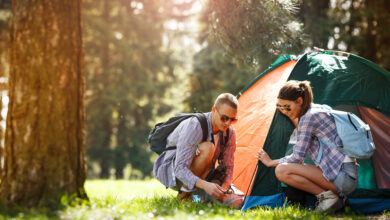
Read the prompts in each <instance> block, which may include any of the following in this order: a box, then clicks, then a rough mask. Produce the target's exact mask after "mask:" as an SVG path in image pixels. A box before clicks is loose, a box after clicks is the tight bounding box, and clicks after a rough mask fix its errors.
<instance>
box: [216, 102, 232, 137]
mask: <svg viewBox="0 0 390 220" xmlns="http://www.w3.org/2000/svg"><path fill="white" fill-rule="evenodd" d="M212 112H213V115H214V120H213V121H214V124H213V126H215V127H216V128H218V130H219V131H226V130H227V129H228V128H229V127H230V125H231V124H232V123H234V122H235V121H236V120H237V109H234V108H232V107H231V106H230V105H228V104H222V105H220V106H218V107H215V106H214V107H213V109H212Z"/></svg>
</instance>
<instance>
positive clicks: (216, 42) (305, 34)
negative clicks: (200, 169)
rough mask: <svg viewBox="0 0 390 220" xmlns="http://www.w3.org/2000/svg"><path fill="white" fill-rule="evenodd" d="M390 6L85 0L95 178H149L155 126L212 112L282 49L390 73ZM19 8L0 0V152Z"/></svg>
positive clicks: (354, 1)
mask: <svg viewBox="0 0 390 220" xmlns="http://www.w3.org/2000/svg"><path fill="white" fill-rule="evenodd" d="M389 11H390V2H389V1H385V0H377V1H369V0H316V1H302V0H298V1H289V0H274V1H260V0H247V1H239V0H213V1H211V0H210V1H207V0H170V1H167V0H165V1H164V0H115V1H108V0H84V1H83V3H82V34H83V43H84V54H85V55H84V63H85V66H84V71H85V79H86V90H85V106H86V114H85V116H86V120H85V130H86V163H87V167H88V168H87V177H88V178H89V179H94V178H110V179H143V178H149V177H151V175H152V167H153V161H154V160H155V159H156V154H155V153H153V152H151V151H150V150H149V149H148V143H147V136H148V134H149V131H150V130H151V129H152V127H153V126H154V124H155V123H157V122H160V121H164V120H166V119H167V118H169V117H170V116H172V115H174V114H177V113H179V112H192V111H209V110H210V109H211V106H212V104H213V101H214V99H215V97H216V96H217V95H218V94H219V93H221V92H230V93H233V94H238V93H239V91H240V90H241V89H242V88H244V86H245V85H246V84H248V83H249V82H250V81H251V80H252V79H253V78H254V77H255V76H256V75H258V74H259V73H261V72H262V71H264V70H265V69H266V68H267V67H268V66H269V65H270V64H271V63H272V62H273V61H274V60H275V59H276V58H277V57H278V56H279V55H282V54H296V55H298V54H302V53H304V52H305V51H309V50H311V49H313V48H314V47H318V48H323V49H330V50H340V51H347V52H351V53H354V54H357V55H359V56H362V57H364V58H366V59H368V60H371V61H372V62H374V63H376V64H378V65H379V66H381V67H383V68H385V69H387V70H390V48H389V47H390V29H389V28H388V27H390V13H389ZM11 12H12V0H0V90H1V102H0V104H1V109H2V110H1V118H0V119H1V131H0V140H1V142H0V143H1V147H0V157H1V158H2V155H3V151H4V150H3V149H4V131H5V118H6V115H7V105H8V103H9V99H8V83H7V82H8V77H9V70H10V66H9V50H10V25H9V23H10V20H11V16H12V13H11ZM1 161H2V166H3V159H1Z"/></svg>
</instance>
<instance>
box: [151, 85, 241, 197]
mask: <svg viewBox="0 0 390 220" xmlns="http://www.w3.org/2000/svg"><path fill="white" fill-rule="evenodd" d="M237 107H238V101H237V98H236V97H235V96H233V95H232V94H229V93H223V94H221V95H219V96H218V97H217V99H216V100H215V103H214V106H213V107H212V109H211V112H207V113H205V116H206V119H207V124H208V137H207V141H205V142H202V137H203V133H202V128H201V125H200V122H199V120H198V119H197V118H196V117H191V118H189V119H186V120H184V121H183V122H181V123H180V124H179V125H178V126H177V127H176V128H175V130H174V131H173V132H172V133H171V134H170V135H169V136H168V138H167V146H176V149H174V150H168V151H165V152H163V153H162V154H161V155H160V156H159V157H158V158H157V160H156V162H155V164H154V168H153V172H154V176H155V177H156V178H157V179H158V180H159V181H160V182H161V183H163V184H164V185H165V186H166V187H171V188H172V189H174V190H178V191H179V193H178V199H185V198H188V197H189V196H191V192H192V191H194V190H195V187H196V188H199V189H202V190H204V191H205V192H206V193H207V194H208V195H210V196H212V197H213V198H215V199H217V200H219V199H221V198H222V196H223V195H224V191H225V190H226V189H228V187H229V186H230V184H231V182H232V179H233V162H234V157H233V155H234V151H235V149H236V134H235V131H234V129H233V127H232V126H231V123H233V122H235V121H236V120H237V118H236V117H237ZM219 133H222V134H223V139H225V137H226V136H227V137H228V140H227V142H226V143H224V141H221V138H222V137H221V136H220V135H219ZM227 133H229V134H227ZM221 143H224V144H221ZM222 145H224V146H222ZM217 159H218V161H219V162H218V166H219V167H221V168H225V169H226V177H225V178H224V180H223V184H222V186H219V185H218V184H216V183H214V182H209V181H206V180H205V178H206V176H207V174H208V173H209V172H210V171H212V170H213V169H214V167H215V162H216V161H217Z"/></svg>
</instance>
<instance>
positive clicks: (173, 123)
mask: <svg viewBox="0 0 390 220" xmlns="http://www.w3.org/2000/svg"><path fill="white" fill-rule="evenodd" d="M191 117H196V118H197V119H198V120H199V122H200V125H201V127H202V132H203V138H202V140H203V141H206V140H207V137H208V125H207V119H206V116H205V115H204V114H203V113H180V114H178V115H176V116H174V117H171V118H170V119H169V120H168V121H166V122H161V123H158V124H156V125H155V126H154V129H153V130H152V131H151V132H150V133H149V137H148V142H149V144H150V150H152V151H154V152H156V153H157V154H159V155H160V154H162V152H164V151H167V150H173V149H176V146H167V138H168V136H169V134H170V133H172V131H173V130H175V128H176V127H177V126H178V125H179V124H180V123H181V122H182V121H184V120H186V119H188V118H191Z"/></svg>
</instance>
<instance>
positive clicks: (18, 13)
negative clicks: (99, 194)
mask: <svg viewBox="0 0 390 220" xmlns="http://www.w3.org/2000/svg"><path fill="white" fill-rule="evenodd" d="M80 6H81V2H80V1H62V0H41V1H29V0H17V1H16V4H15V5H14V8H13V17H12V21H11V48H10V78H9V97H10V102H9V107H8V108H9V110H8V115H7V127H6V137H5V152H4V159H5V164H4V169H3V171H2V181H1V185H0V198H1V200H2V202H4V203H5V204H7V205H21V206H27V207H31V206H36V205H48V204H50V202H52V201H54V202H56V201H58V199H59V198H60V197H61V196H62V195H64V194H77V196H78V197H86V194H85V191H84V182H85V178H86V170H85V157H84V154H85V152H84V151H85V149H84V101H83V99H84V86H85V82H84V80H85V79H84V72H83V71H84V70H83V49H82V35H81V7H80Z"/></svg>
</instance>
